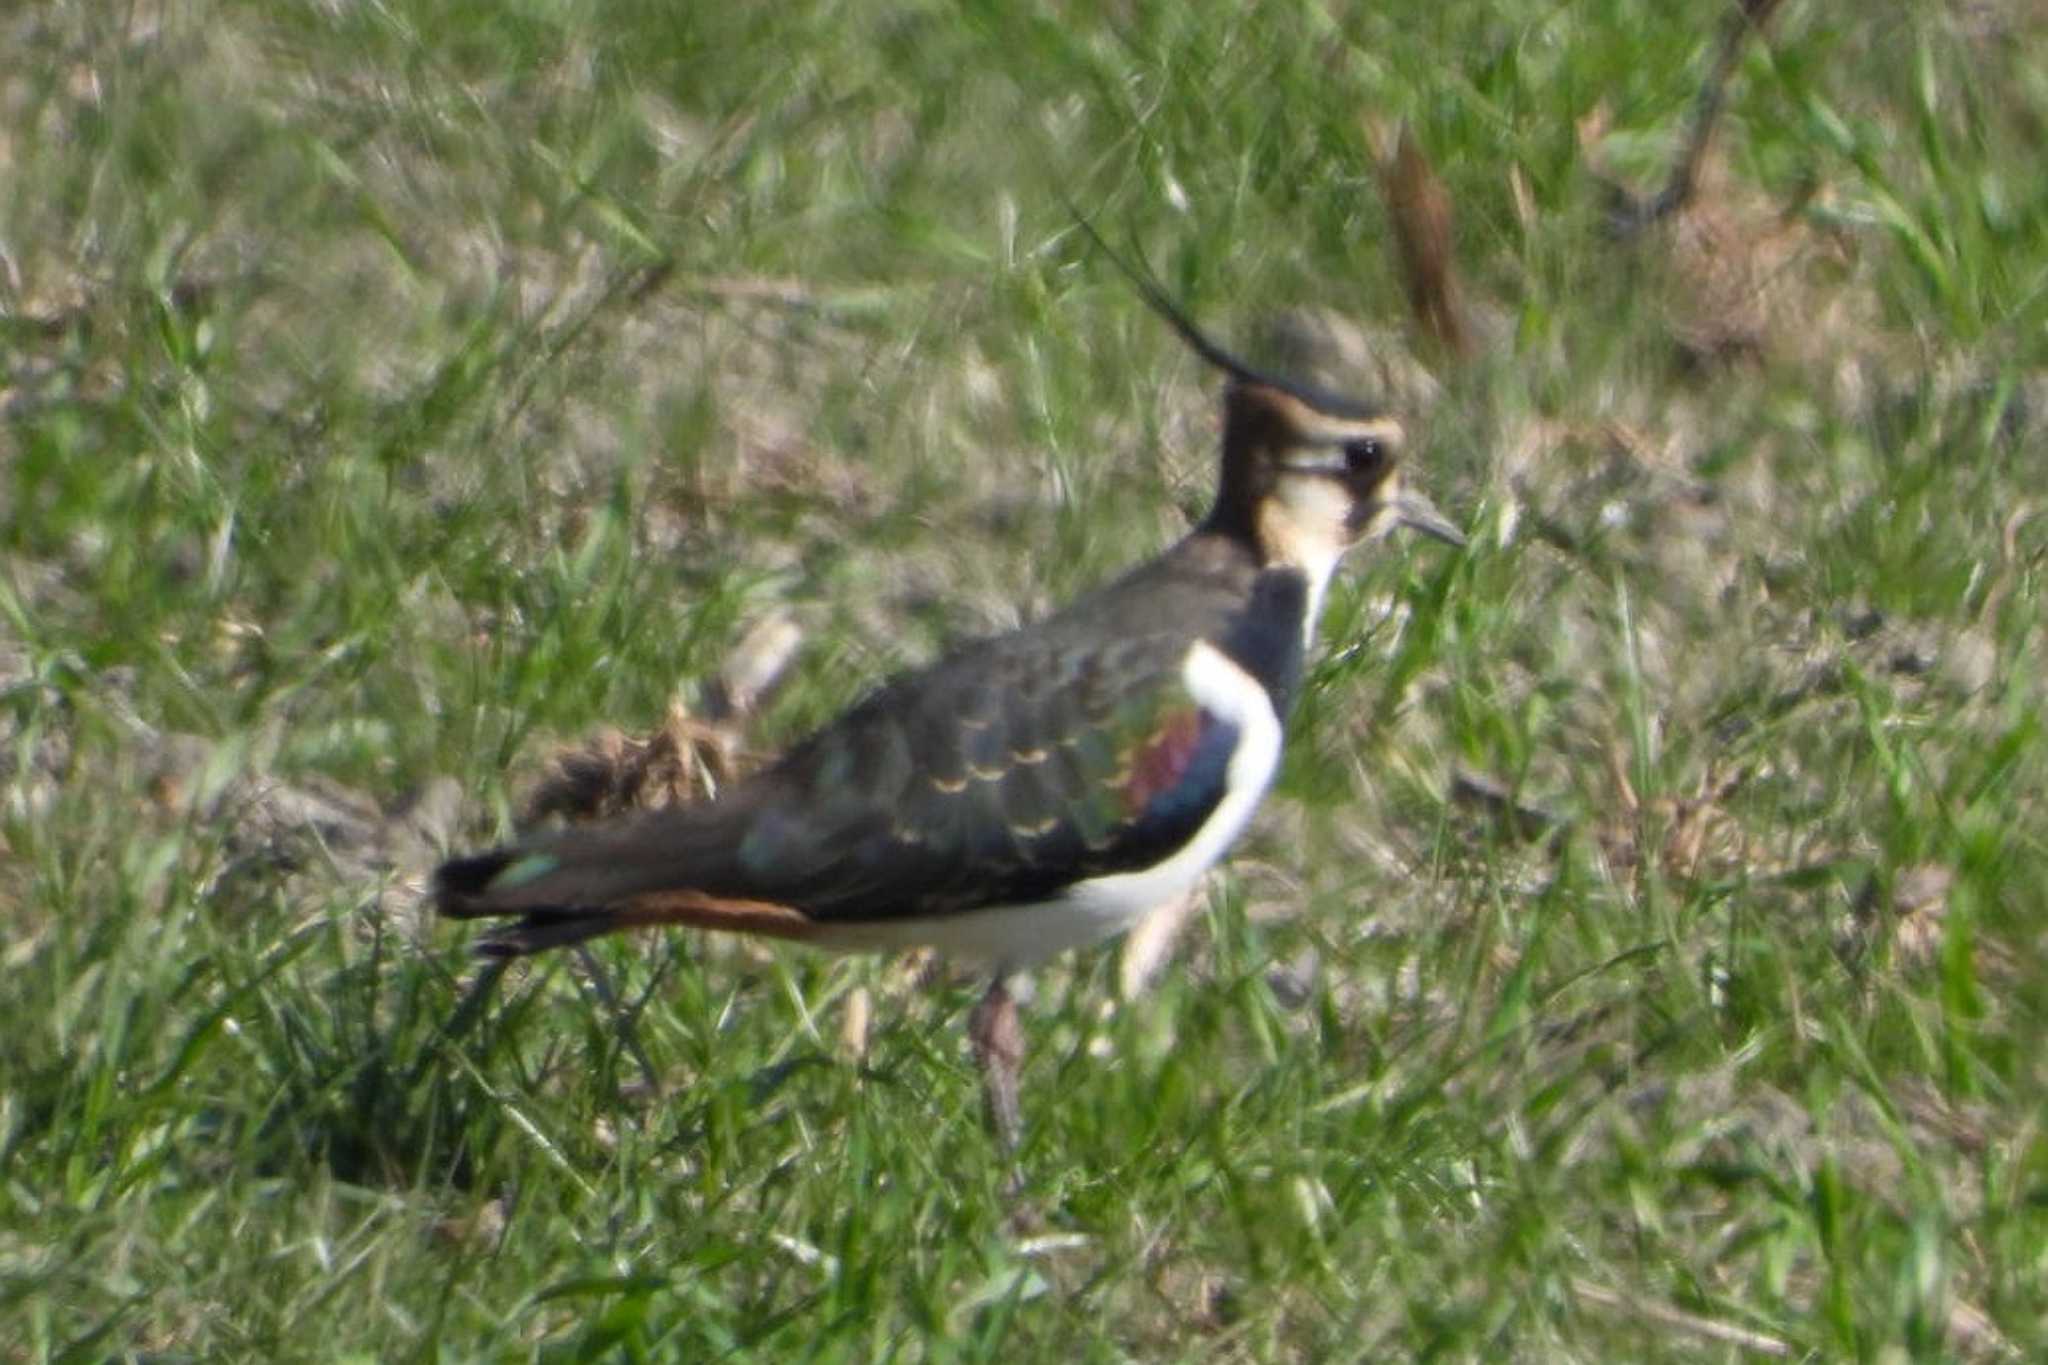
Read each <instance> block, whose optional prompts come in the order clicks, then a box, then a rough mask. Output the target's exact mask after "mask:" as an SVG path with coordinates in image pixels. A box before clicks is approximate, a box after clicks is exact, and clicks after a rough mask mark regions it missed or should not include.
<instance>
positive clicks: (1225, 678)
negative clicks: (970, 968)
mask: <svg viewBox="0 0 2048 1365" xmlns="http://www.w3.org/2000/svg"><path fill="white" fill-rule="evenodd" d="M1311 584H1312V588H1313V586H1314V585H1313V580H1311ZM1181 681H1182V682H1183V683H1185V684H1186V685H1187V689H1188V692H1189V693H1190V694H1191V695H1192V696H1193V697H1194V699H1195V701H1196V702H1197V703H1199V704H1200V706H1201V707H1202V709H1203V710H1205V711H1207V712H1208V713H1209V714H1210V715H1212V716H1215V717H1217V718H1218V719H1219V720H1224V721H1228V722H1229V723H1230V724H1232V725H1235V726H1236V727H1237V731H1238V736H1237V749H1236V752H1234V753H1232V754H1231V756H1230V766H1229V767H1228V768H1227V769H1225V771H1224V785H1223V799H1222V800H1221V801H1218V802H1217V803H1216V809H1214V810H1212V811H1210V812H1209V818H1208V819H1207V820H1206V821H1204V822H1203V824H1202V827H1201V828H1200V829H1198V830H1196V831H1195V836H1194V838H1192V839H1190V840H1189V841H1188V842H1187V843H1186V844H1184V845H1183V846H1182V847H1181V848H1180V849H1179V850H1178V851H1177V852H1175V853H1174V854H1173V856H1172V857H1170V858H1168V859H1166V861H1164V862H1162V863H1159V864H1157V865H1155V866H1153V867H1148V868H1146V869H1144V870H1143V871H1140V872H1121V873H1118V874H1116V875H1115V876H1110V877H1097V878H1095V879H1094V880H1092V881H1085V882H1080V883H1078V884H1076V885H1074V886H1072V887H1069V888H1068V889H1067V891H1066V894H1064V895H1063V896H1060V897H1059V898H1057V899H1055V900H1049V901H1040V902H1036V903H1034V904H1030V905H1008V906H1000V907H993V908H990V909H986V910H970V911H966V912H963V913H961V914H957V915H944V916H933V917H930V918H924V919H901V920H880V921H871V922H869V923H865V924H857V925H856V924H845V925H834V926H832V928H831V930H830V931H829V933H828V934H827V935H825V936H822V938H821V941H822V942H824V943H825V944H826V945H827V946H832V947H840V948H854V949H901V948H913V947H930V948H936V949H938V950H939V951H940V952H942V953H945V954H948V955H949V956H961V957H971V958H978V959H980V960H982V961H985V962H988V963H991V964H993V965H994V966H995V967H996V968H997V969H998V970H999V971H1001V972H1003V973H1009V972H1015V971H1022V970H1023V969H1025V968H1027V967H1031V966H1034V965H1036V964H1037V963H1040V962H1043V961H1045V960H1046V959H1047V958H1051V957H1057V956H1058V955H1059V954H1061V953H1064V952H1066V951H1067V950H1068V949H1071V948H1079V947H1082V946H1083V945H1085V944H1089V943H1094V942H1097V941H1099V940H1101V939H1105V938H1110V937H1112V936H1114V935H1116V934H1120V933H1122V932H1123V931H1124V930H1126V929H1128V928H1130V927H1131V925H1132V924H1133V923H1135V922H1136V921H1137V920H1138V919H1140V918H1141V917H1143V915H1144V914H1145V912H1146V911H1148V910H1150V909H1152V908H1153V907H1154V906H1156V905H1159V904H1161V903H1163V902H1165V901H1168V900H1170V899H1172V898H1173V897H1175V896H1179V895H1183V894H1185V893H1186V892H1187V891H1188V890H1189V889H1190V888H1192V887H1193V886H1194V884H1195V883H1196V882H1197V881H1198V880H1200V878H1201V876H1202V874H1203V873H1204V872H1207V871H1208V870H1209V869H1210V868H1211V867H1213V866H1215V864H1216V862H1217V860H1218V859H1220V858H1221V857H1222V856H1223V855H1224V854H1225V853H1226V852H1228V851H1229V849H1230V846H1231V845H1232V844H1233V843H1235V842H1237V837H1238V835H1240V834H1242V833H1244V827H1245V826H1246V825H1247V824H1249V823H1250V822H1251V818H1252V812H1253V811H1255V810H1257V809H1258V806H1259V802H1260V801H1261V800H1262V799H1263V798H1264V797H1265V795H1266V789H1267V788H1268V787H1270V786H1271V785H1272V784H1273V774H1274V773H1275V772H1277V771H1278V770H1279V768H1280V748H1281V730H1280V717H1279V715H1278V714H1277V713H1276V712H1275V711H1274V710H1273V703H1272V700H1271V699H1270V698H1269V697H1268V696H1267V695H1266V689H1265V688H1264V687H1262V686H1261V685H1260V684H1259V680H1258V679H1257V678H1254V677H1253V676H1252V675H1251V674H1249V673H1247V672H1245V671H1244V669H1242V668H1240V667H1239V666H1238V665H1237V664H1235V663H1233V662H1232V661H1231V659H1230V658H1229V656H1228V655H1226V654H1224V653H1223V652H1222V651H1221V650H1219V649H1217V648H1215V647H1214V646H1213V645H1210V644H1207V643H1206V642H1202V641H1197V642H1196V644H1195V645H1194V647H1193V648H1192V649H1190V650H1189V651H1188V656H1187V661H1186V662H1185V663H1184V664H1183V665H1182V666H1181Z"/></svg>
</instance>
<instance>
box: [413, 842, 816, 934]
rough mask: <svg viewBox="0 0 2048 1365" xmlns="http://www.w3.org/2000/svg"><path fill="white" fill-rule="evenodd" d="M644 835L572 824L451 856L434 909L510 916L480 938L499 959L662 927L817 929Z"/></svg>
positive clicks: (440, 872) (464, 915)
mask: <svg viewBox="0 0 2048 1365" xmlns="http://www.w3.org/2000/svg"><path fill="white" fill-rule="evenodd" d="M622 833H623V834H624V837H622ZM645 833H646V831H644V830H643V831H631V832H630V833H626V832H621V831H608V830H603V829H596V830H588V831H572V832H569V833H566V834H561V835H555V836H552V837H549V838H546V839H543V840H540V841H538V842H535V843H531V844H514V845H508V846H506V847H504V848H497V849H493V850H491V851H490V852H488V853H478V854H473V855H471V856H469V857H464V858H451V859H449V860H448V861H447V862H445V863H443V864H441V866H440V867H439V868H438V869H436V870H435V872H434V880H433V898H434V905H435V908H436V909H438V910H439V911H440V912H441V913H442V914H444V915H447V916H448V917H449V918H451V919H505V920H508V921H509V923H506V924H502V925H499V926H498V927H496V928H494V929H493V930H492V931H491V932H490V933H488V934H486V935H485V936H484V937H482V938H481V939H478V940H477V943H476V951H477V953H478V954H479V955H481V956H484V957H492V958H510V957H525V956H527V955H528V954H530V953H538V952H543V951H545V950H547V949H549V948H561V947H565V946H567V945H569V944H572V943H581V942H583V941H584V940H586V939H592V938H596V937H598V936H599V935H601V934H612V933H619V932H621V931H623V930H628V929H639V928H645V927H648V926H652V925H663V924H685V925H691V926H694V927H697V928H702V929H725V930H735V931H741V932H750V933H757V934H770V935H774V936H776V937H779V938H792V939H804V938H808V937H810V936H811V931H812V930H813V929H814V928H815V927H816V926H815V922H814V921H813V920H811V919H810V917H809V916H807V915H805V914H804V913H803V912H802V911H800V910H796V909H794V908H792V907H789V906H786V905H777V904H772V903H769V902H765V901H754V900H747V899H745V898H742V897H736V896H730V895H720V894H716V893H714V892H710V891H706V890H703V889H701V888H698V887H692V886H689V885H688V884H687V882H685V881H684V878H683V875H682V873H681V871H680V869H679V867H678V863H679V861H680V860H679V859H678V857H677V855H676V853H675V852H674V850H672V849H661V850H656V849H653V848H650V846H649V841H648V840H647V839H645V837H644V835H645Z"/></svg>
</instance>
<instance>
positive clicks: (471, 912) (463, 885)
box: [433, 848, 513, 919]
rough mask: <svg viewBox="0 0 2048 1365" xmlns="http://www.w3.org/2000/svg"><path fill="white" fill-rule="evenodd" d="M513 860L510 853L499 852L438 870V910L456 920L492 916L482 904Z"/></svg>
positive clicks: (451, 861) (452, 860) (435, 887)
mask: <svg viewBox="0 0 2048 1365" xmlns="http://www.w3.org/2000/svg"><path fill="white" fill-rule="evenodd" d="M512 858H513V854H512V852H511V850H510V849H503V848H497V849H492V850H491V851H490V852H489V853H477V854H472V855H471V856H469V857H467V858H450V859H449V860H448V861H447V862H445V863H442V864H441V865H440V866H439V867H437V868H435V869H434V880H433V897H434V908H435V909H436V910H439V911H440V912H441V913H442V914H444V915H447V916H449V917H450V918H453V919H469V918H473V917H475V916H477V915H487V914H490V913H491V911H490V910H489V909H488V908H487V907H485V906H484V905H482V904H480V903H479V902H480V901H481V899H482V897H483V896H484V895H485V894H486V893H487V892H488V891H489V890H490V886H491V883H492V882H493V881H495V880H496V879H497V876H498V874H499V873H500V872H503V871H504V870H505V869H506V867H507V866H509V865H510V864H511V862H512Z"/></svg>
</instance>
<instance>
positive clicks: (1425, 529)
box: [1394, 492, 1465, 547]
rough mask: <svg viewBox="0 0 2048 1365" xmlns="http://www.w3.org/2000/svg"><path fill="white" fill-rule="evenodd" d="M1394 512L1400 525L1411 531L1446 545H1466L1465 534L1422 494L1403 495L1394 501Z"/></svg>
mask: <svg viewBox="0 0 2048 1365" xmlns="http://www.w3.org/2000/svg"><path fill="white" fill-rule="evenodd" d="M1394 512H1395V514H1396V516H1398V517H1399V521H1398V523H1397V524H1398V525H1401V526H1406V527H1407V528H1408V529H1409V530H1411V531H1420V532H1422V534H1424V535H1426V536H1429V537H1430V538H1432V539H1434V540H1441V541H1442V542H1443V543H1444V544H1446V545H1457V546H1460V547H1462V546H1463V545H1464V544H1465V533H1464V532H1463V531H1460V530H1459V529H1458V528H1457V527H1455V526H1453V525H1451V523H1450V520H1449V519H1448V518H1446V517H1445V516H1444V514H1443V513H1441V512H1439V511H1437V510H1436V504H1435V503H1433V502H1431V501H1430V500H1429V499H1428V498H1425V497H1424V496H1422V494H1420V493H1406V492H1404V493H1402V494H1401V495H1400V496H1399V497H1397V498H1395V499H1394Z"/></svg>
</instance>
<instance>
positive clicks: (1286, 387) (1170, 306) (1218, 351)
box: [1067, 200, 1385, 421]
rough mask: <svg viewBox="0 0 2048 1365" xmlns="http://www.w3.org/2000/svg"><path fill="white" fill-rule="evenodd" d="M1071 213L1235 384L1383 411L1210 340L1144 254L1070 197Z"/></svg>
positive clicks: (1359, 412) (1343, 408)
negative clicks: (1115, 241) (1128, 247)
mask: <svg viewBox="0 0 2048 1365" xmlns="http://www.w3.org/2000/svg"><path fill="white" fill-rule="evenodd" d="M1067 212H1068V213H1070V214H1072V215H1073V218H1074V223H1075V225H1076V226H1078V227H1079V228H1080V229H1081V231H1082V232H1083V233H1085V234H1087V237H1088V240H1089V241H1090V242H1092V243H1094V245H1095V248H1096V250H1098V251H1100V252H1101V253H1102V254H1103V255H1105V256H1107V257H1109V260H1110V264H1112V265H1114V266H1115V267H1116V268H1117V272H1118V273H1119V274H1121V275H1122V276H1123V277H1124V278H1125V279H1127V280H1129V281H1130V282H1131V284H1132V285H1133V286H1134V287H1135V288H1136V289H1137V291H1138V297H1139V298H1142V299H1143V300H1144V301H1145V306H1146V307H1148V308H1150V309H1151V310H1152V311H1153V312H1155V313H1157V314H1158V315H1159V316H1160V317H1161V318H1163V319H1165V321H1166V324H1167V326H1169V327H1171V328H1173V330H1174V331H1175V332H1176V333H1178V334H1179V335H1180V339H1181V340H1182V341H1184V342H1186V343H1187V344H1188V349H1190V350H1192V351H1193V352H1194V353H1195V354H1196V355H1198V356H1200V357H1201V358H1202V359H1204V360H1206V361H1208V362H1209V363H1210V364H1211V365H1214V366H1215V367H1216V368H1217V369H1219V370H1221V371H1223V373H1225V374H1227V375H1229V376H1230V377H1231V379H1232V380H1234V381H1235V382H1237V383H1239V384H1258V385H1262V386H1264V387H1266V388H1269V389H1278V390H1279V391H1280V392H1282V393H1285V394H1290V395H1292V396H1293V397H1295V398H1298V399H1300V400H1301V401H1302V402H1304V403H1306V404H1308V405H1309V406H1310V407H1312V408H1314V409H1316V410H1317V411H1319V412H1326V413H1329V414H1331V415H1332V416H1336V417H1350V418H1356V419H1359V420H1363V421H1370V420H1372V419H1373V418H1375V417H1380V416H1384V415H1385V414H1384V413H1383V411H1382V410H1381V409H1380V408H1379V407H1377V406H1375V405H1374V404H1371V403H1363V402H1360V401H1359V400H1358V399H1356V398H1347V397H1345V396H1344V395H1343V394H1340V393H1332V392H1330V391H1329V390H1328V389H1324V388H1320V387H1318V386H1316V385H1314V384H1304V383H1301V382H1299V381H1296V380H1292V379H1282V378H1281V377H1280V376H1278V375H1275V374H1270V373H1268V372H1266V371H1264V370H1260V369H1256V368H1254V367H1253V366H1251V365H1248V364H1246V363H1245V362H1244V361H1243V360H1241V359H1239V358H1238V357H1237V356H1236V355H1234V354H1232V353H1231V352H1230V351H1227V350H1225V349H1224V348H1223V347H1222V346H1220V345H1218V344H1217V343H1216V342H1215V341H1213V340H1211V339H1210V337H1209V336H1208V334H1207V333H1205V332H1203V331H1202V329H1201V328H1199V327H1197V326H1195V324H1194V322H1193V320H1192V319H1190V318H1189V317H1188V315H1187V314H1186V313H1183V312H1182V311H1181V310H1180V305H1179V304H1177V303H1175V302H1174V301H1173V297H1172V295H1170V294H1168V293H1167V292H1166V286H1164V285H1162V284H1161V283H1160V282H1159V278H1158V276H1156V275H1154V274H1153V273H1152V268H1151V266H1149V265H1148V264H1146V262H1145V257H1144V254H1143V253H1142V252H1138V251H1137V249H1136V248H1135V247H1134V248H1133V252H1134V253H1135V254H1136V255H1137V262H1136V264H1133V263H1132V262H1131V260H1130V259H1128V258H1126V257H1125V256H1124V255H1123V254H1122V253H1121V252H1119V251H1118V250H1117V249H1116V248H1115V247H1113V246H1111V245H1110V244H1109V242H1108V241H1107V240H1105V239H1104V237H1103V235H1102V234H1101V233H1100V232H1098V231H1096V230H1095V224H1094V223H1092V222H1090V221H1089V220H1088V215H1087V214H1085V213H1083V212H1081V210H1080V209H1079V208H1077V207H1075V205H1074V203H1073V201H1072V200H1068V201H1067Z"/></svg>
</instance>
